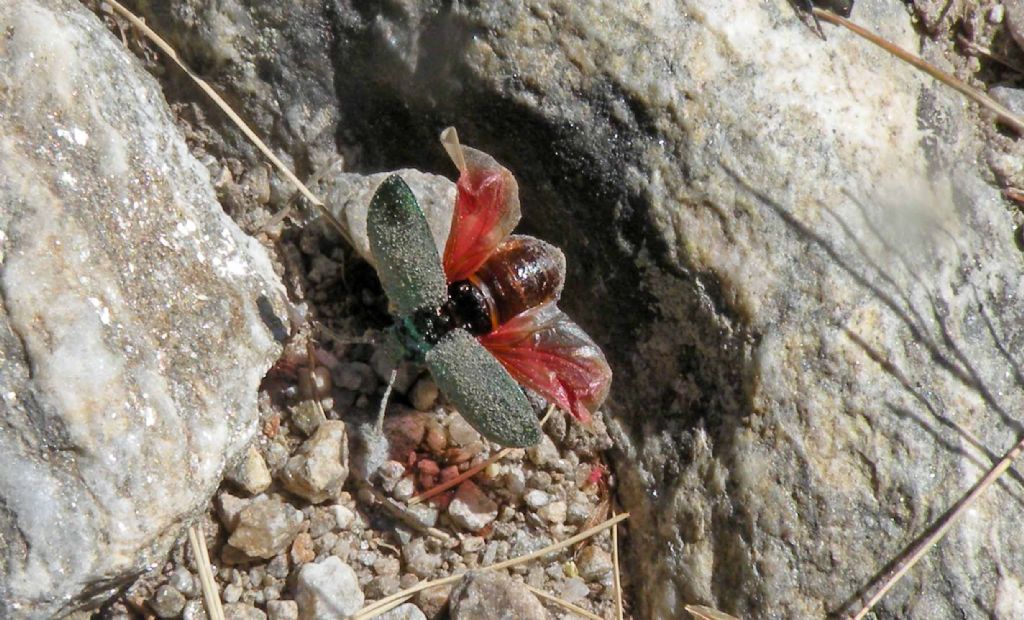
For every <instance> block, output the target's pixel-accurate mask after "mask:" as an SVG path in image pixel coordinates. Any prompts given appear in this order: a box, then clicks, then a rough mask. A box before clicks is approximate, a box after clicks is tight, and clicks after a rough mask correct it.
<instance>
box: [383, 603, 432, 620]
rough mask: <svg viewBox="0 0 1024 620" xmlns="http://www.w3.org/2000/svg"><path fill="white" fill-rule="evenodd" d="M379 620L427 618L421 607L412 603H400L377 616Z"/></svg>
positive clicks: (420, 619) (417, 619)
mask: <svg viewBox="0 0 1024 620" xmlns="http://www.w3.org/2000/svg"><path fill="white" fill-rule="evenodd" d="M377 620H427V617H426V616H425V615H423V612H422V611H420V608H419V607H417V606H415V605H413V604H412V603H405V604H403V605H399V606H398V607H395V608H394V609H392V610H389V611H385V612H384V613H382V614H381V615H379V616H377Z"/></svg>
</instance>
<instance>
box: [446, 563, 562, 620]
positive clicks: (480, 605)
mask: <svg viewBox="0 0 1024 620" xmlns="http://www.w3.org/2000/svg"><path fill="white" fill-rule="evenodd" d="M448 608H449V611H450V614H451V620H475V619H477V618H517V619H520V620H546V619H547V617H548V614H547V611H546V610H545V609H544V606H543V605H542V604H541V602H540V601H539V600H537V597H536V596H534V594H533V593H532V592H530V590H529V589H527V587H526V586H525V585H524V584H522V583H520V582H518V581H515V580H513V579H512V578H510V577H509V576H508V575H506V574H504V573H499V572H496V571H471V572H469V573H466V574H465V575H464V576H463V577H462V579H461V580H459V582H458V583H457V584H456V585H455V587H454V588H453V589H452V594H451V600H450V602H449V604H448Z"/></svg>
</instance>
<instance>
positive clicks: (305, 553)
mask: <svg viewBox="0 0 1024 620" xmlns="http://www.w3.org/2000/svg"><path fill="white" fill-rule="evenodd" d="M289 555H290V556H291V559H292V564H295V565H296V566H300V565H302V564H307V563H309V562H312V561H313V560H315V559H316V552H315V551H313V538H312V537H311V536H310V535H309V533H308V532H299V534H298V535H297V536H296V537H295V540H293V541H292V550H291V553H290V554H289Z"/></svg>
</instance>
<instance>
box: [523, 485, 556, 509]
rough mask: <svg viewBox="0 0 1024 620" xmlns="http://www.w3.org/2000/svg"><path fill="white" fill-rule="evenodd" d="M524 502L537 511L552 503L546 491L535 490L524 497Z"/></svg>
mask: <svg viewBox="0 0 1024 620" xmlns="http://www.w3.org/2000/svg"><path fill="white" fill-rule="evenodd" d="M523 501H524V502H526V505H527V506H529V507H530V508H532V509H534V510H537V509H538V508H543V507H544V506H547V505H548V504H550V503H551V496H550V495H548V494H547V493H545V492H544V491H541V490H538V489H534V490H532V491H529V492H527V494H526V495H524V496H523Z"/></svg>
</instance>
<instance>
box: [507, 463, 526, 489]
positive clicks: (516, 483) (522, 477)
mask: <svg viewBox="0 0 1024 620" xmlns="http://www.w3.org/2000/svg"><path fill="white" fill-rule="evenodd" d="M505 488H506V489H508V490H509V492H510V493H512V494H513V495H522V493H523V491H525V490H526V474H525V473H523V470H522V469H520V468H519V467H511V468H509V470H508V471H507V472H505Z"/></svg>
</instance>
